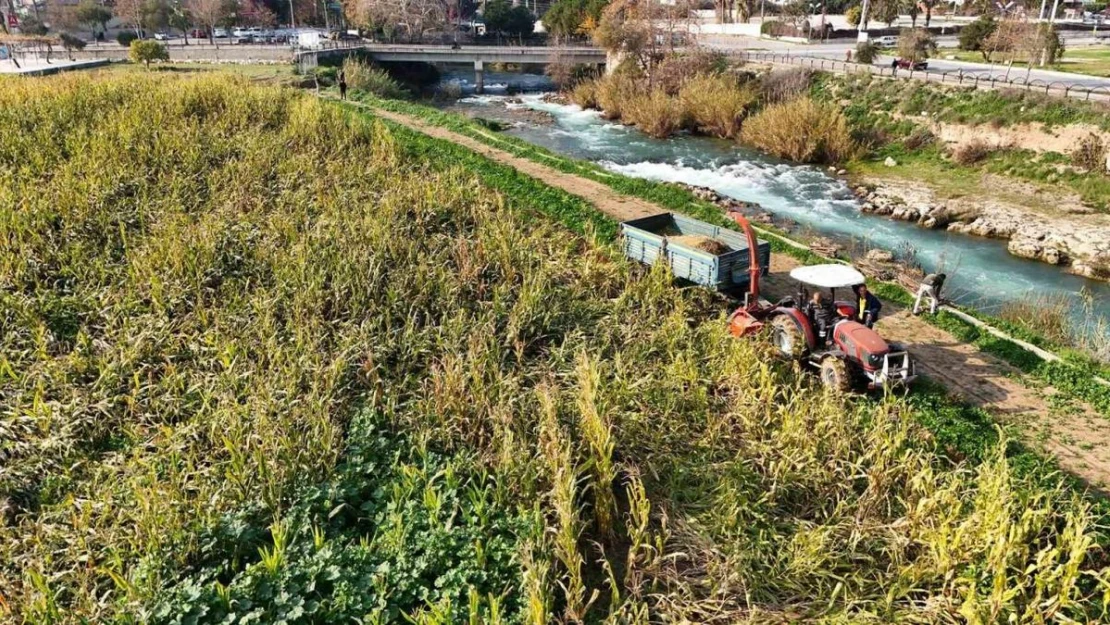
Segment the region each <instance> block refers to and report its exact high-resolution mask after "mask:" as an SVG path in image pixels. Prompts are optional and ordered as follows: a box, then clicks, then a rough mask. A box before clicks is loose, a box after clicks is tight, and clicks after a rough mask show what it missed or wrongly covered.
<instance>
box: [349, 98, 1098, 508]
mask: <svg viewBox="0 0 1110 625" xmlns="http://www.w3.org/2000/svg"><path fill="white" fill-rule="evenodd" d="M357 106H364V107H366V108H370V109H371V110H372V111H373V113H374V114H375V115H377V116H380V117H383V118H385V119H388V120H390V121H393V122H396V123H398V124H402V125H404V126H407V127H409V128H412V129H414V130H417V131H419V132H422V133H424V134H427V135H429V136H432V137H436V138H439V139H445V140H447V141H451V142H453V143H457V144H459V145H462V146H465V147H467V148H469V149H471V150H473V151H474V152H477V153H478V154H481V155H483V156H485V157H487V158H489V159H492V160H494V161H497V162H500V163H504V164H506V165H510V166H512V167H514V168H515V169H517V170H519V171H521V172H524V173H526V174H528V175H529V176H532V177H534V178H536V179H538V180H540V181H542V182H544V183H545V184H547V185H549V186H552V187H555V188H558V189H562V190H564V191H566V192H568V193H571V194H573V195H576V196H578V197H581V198H583V199H585V200H588V201H589V202H591V203H593V204H594V205H595V206H596V207H597V208H598V209H599V210H601V211H602V212H604V213H606V214H608V215H610V216H611V217H613V218H614V219H617V220H621V221H623V220H627V219H634V218H637V217H644V216H647V215H654V214H657V213H660V212H665V211H666V209H663V208H660V207H659V206H657V205H655V204H652V203H651V202H647V201H645V200H641V199H639V198H635V197H630V196H627V195H623V194H620V193H618V192H616V191H614V190H613V189H611V188H609V187H608V186H606V185H604V184H601V183H599V182H596V181H594V180H590V179H589V178H583V177H580V176H575V175H573V174H568V173H564V172H562V171H559V170H557V169H555V168H552V167H547V166H545V165H540V164H538V163H535V162H533V161H530V160H528V159H525V158H521V157H518V156H515V155H513V154H511V153H509V152H506V151H503V150H499V149H496V148H493V147H490V146H488V145H486V144H484V143H482V142H480V141H477V140H475V139H472V138H470V137H467V136H464V135H461V134H459V133H456V132H453V131H450V130H447V129H445V128H441V127H439V126H434V125H431V124H428V123H426V122H424V121H422V120H419V119H416V118H413V117H409V116H407V115H401V114H398V113H393V112H390V111H385V110H381V109H377V108H373V107H369V106H367V105H364V104H357ZM796 266H798V261H796V260H795V259H794V258H792V257H790V256H785V255H782V254H775V255H773V257H772V260H771V275H770V276H769V279H768V281H767V286H768V287H769V288H770V289H771V291H772V293H773V292H774V290H776V289H784V288H786V287H785V286H784V285H785V284H787V279H786V274H787V273H788V272H789V271H790V269H792V268H794V267H796ZM884 312H886V313H887V314H886V316H885V317H884V318H883V319H882V320H881V321H880V322H879V329H880V330H881V331H882V333H883V335H884V336H885V337H887V338H889V339H891V340H894V341H898V342H901V343H903V344H904V345H906V346H907V347H908V348H909V350H910V352H911V353H912V354H913V355H914V357H915V358H916V359H917V361H918V366H919V368H920V371H921V372H922V373H924V374H926V375H928V376H929V377H930V378H932V379H934V380H937V381H938V382H940V383H942V384H944V385H945V387H947V388H948V389H949V391H950V392H951V393H953V394H955V395H957V396H960V397H962V398H963V399H964V400H965V401H967V402H969V403H971V404H972V405H976V406H981V407H983V408H986V409H988V410H989V411H990V412H991V413H992V414H993V415H994V416H995V418H996V419H997V420H998V422H999V423H1001V424H1004V425H1015V426H1017V428H1015V429H1016V431H1017V432H1020V433H1021V436H1022V437H1023V440H1024V441H1025V442H1026V443H1027V444H1028V445H1030V446H1032V447H1034V448H1036V449H1040V450H1042V451H1043V452H1045V453H1048V454H1051V455H1053V456H1055V457H1056V458H1057V459H1058V460H1059V462H1060V465H1061V466H1062V467H1063V468H1064V469H1066V470H1068V471H1070V472H1071V473H1073V474H1075V475H1077V476H1079V477H1080V478H1082V479H1083V480H1085V481H1086V482H1087V483H1089V484H1091V485H1092V486H1095V487H1097V488H1100V489H1102V490H1105V489H1106V487H1107V486H1108V485H1110V446H1106V445H1103V444H1101V443H1102V441H1103V440H1105V435H1106V434H1107V432H1108V431H1110V423H1108V422H1107V421H1106V420H1105V419H1102V418H1101V417H1099V416H1098V415H1097V414H1095V413H1093V412H1092V411H1091V410H1090V409H1088V408H1086V407H1083V406H1074V405H1070V406H1069V405H1062V406H1054V405H1053V402H1052V401H1051V399H1050V398H1051V396H1052V394H1053V389H1052V388H1050V387H1048V388H1038V387H1037V386H1036V385H1035V384H1033V383H1032V382H1031V381H1029V380H1023V379H1022V377H1021V372H1020V371H1018V370H1017V369H1015V368H1014V367H1012V366H1010V365H1009V364H1007V363H1005V362H1002V361H1001V360H998V359H997V358H994V357H992V356H990V355H988V354H985V353H982V352H980V351H979V350H977V349H976V348H975V347H973V346H971V345H968V344H966V343H962V342H960V341H958V340H957V339H956V338H954V337H953V336H951V335H950V334H948V333H946V332H944V331H943V330H940V329H939V328H936V327H934V326H932V325H929V324H928V323H926V322H925V321H923V320H921V319H918V318H916V317H914V316H913V315H911V314H910V312H909V311H908V310H904V309H898V308H897V307H895V306H893V305H892V304H887V305H886V307H885V309H884Z"/></svg>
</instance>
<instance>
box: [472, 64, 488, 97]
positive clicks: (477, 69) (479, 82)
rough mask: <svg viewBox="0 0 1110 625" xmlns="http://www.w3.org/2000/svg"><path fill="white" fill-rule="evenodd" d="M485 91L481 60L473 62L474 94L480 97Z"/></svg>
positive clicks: (484, 75)
mask: <svg viewBox="0 0 1110 625" xmlns="http://www.w3.org/2000/svg"><path fill="white" fill-rule="evenodd" d="M485 90H486V67H485V63H484V62H483V61H481V60H478V61H474V93H476V94H478V95H481V94H482V93H483V92H484V91H485Z"/></svg>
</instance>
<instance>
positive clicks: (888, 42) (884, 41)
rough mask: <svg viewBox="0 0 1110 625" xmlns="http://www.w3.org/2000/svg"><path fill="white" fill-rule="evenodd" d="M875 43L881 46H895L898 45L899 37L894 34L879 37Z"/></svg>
mask: <svg viewBox="0 0 1110 625" xmlns="http://www.w3.org/2000/svg"><path fill="white" fill-rule="evenodd" d="M875 45H877V46H879V47H880V48H893V47H894V46H896V45H898V38H897V37H895V36H894V35H886V36H883V37H879V38H878V39H876V40H875Z"/></svg>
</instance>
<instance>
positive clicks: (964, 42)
mask: <svg viewBox="0 0 1110 625" xmlns="http://www.w3.org/2000/svg"><path fill="white" fill-rule="evenodd" d="M997 28H998V24H997V23H996V22H995V21H994V18H993V17H991V16H989V15H984V16H982V17H980V18H979V19H977V20H975V21H974V22H972V23H970V24H968V25H967V26H964V27H963V28H962V29H961V30H960V49H961V50H966V51H977V50H982V49H983V44H984V43H985V42H986V41H987V38H988V37H990V36H991V35H992V34H994V31H995V29H997Z"/></svg>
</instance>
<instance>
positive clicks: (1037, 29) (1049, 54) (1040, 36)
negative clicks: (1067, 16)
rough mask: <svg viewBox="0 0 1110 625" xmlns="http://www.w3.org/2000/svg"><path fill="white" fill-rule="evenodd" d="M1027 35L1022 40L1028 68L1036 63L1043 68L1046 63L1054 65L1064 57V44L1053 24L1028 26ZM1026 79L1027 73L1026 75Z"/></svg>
mask: <svg viewBox="0 0 1110 625" xmlns="http://www.w3.org/2000/svg"><path fill="white" fill-rule="evenodd" d="M1028 26H1029V34H1028V36H1026V37H1024V38H1023V39H1022V41H1023V43H1024V44H1025V45H1024V47H1025V51H1026V54H1027V55H1028V57H1029V68H1030V70H1032V67H1033V64H1034V63H1037V64H1038V65H1040V66H1041V67H1044V66H1045V64H1047V63H1055V62H1057V61H1059V60H1060V59H1061V58H1063V56H1064V42H1063V41H1061V40H1060V33H1059V32H1058V31H1057V30H1056V26H1054V25H1053V24H1029V25H1028ZM1026 76H1027V77H1028V72H1027V73H1026Z"/></svg>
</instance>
